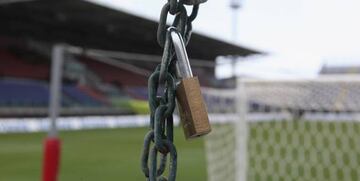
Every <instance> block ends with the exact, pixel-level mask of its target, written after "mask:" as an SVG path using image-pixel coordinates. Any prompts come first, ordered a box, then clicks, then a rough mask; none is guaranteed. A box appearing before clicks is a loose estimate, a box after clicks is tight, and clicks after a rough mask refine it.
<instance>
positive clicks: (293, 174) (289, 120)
mask: <svg viewBox="0 0 360 181" xmlns="http://www.w3.org/2000/svg"><path fill="white" fill-rule="evenodd" d="M242 84H243V85H244V86H243V87H242V89H241V90H239V89H237V90H238V93H241V92H245V95H246V96H245V97H242V98H239V96H237V93H236V92H237V91H236V90H211V89H205V90H203V93H204V95H205V100H206V101H207V105H208V111H209V113H210V115H212V114H219V113H221V114H222V115H223V116H216V117H213V116H210V120H211V121H212V122H213V131H212V133H210V134H209V135H208V136H207V137H206V139H205V140H206V141H205V146H206V155H207V166H208V180H209V181H234V180H256V181H257V180H273V181H277V180H284V181H285V180H286V181H287V180H307V181H311V180H334V181H335V180H336V181H339V180H353V181H357V180H360V123H359V120H360V117H359V114H358V112H360V110H359V108H360V97H359V95H360V94H359V93H360V92H359V91H360V89H359V88H360V81H358V80H322V79H321V80H310V81H309V80H308V81H260V80H257V81H255V80H251V81H242ZM239 102H242V103H244V105H246V106H245V108H243V109H246V112H245V114H244V115H242V114H239V110H240V111H241V109H239V105H241V104H239ZM229 115H231V116H232V117H231V116H229ZM242 116H243V118H244V119H242V118H241V117H242ZM221 117H222V120H221V121H219V119H220V118H221ZM224 117H225V118H224ZM241 121H243V123H244V124H238V122H241ZM239 126H240V127H242V128H243V129H239ZM244 129H246V130H244ZM239 130H240V131H239ZM242 147H246V149H243V150H241V148H242ZM239 149H240V150H239Z"/></svg>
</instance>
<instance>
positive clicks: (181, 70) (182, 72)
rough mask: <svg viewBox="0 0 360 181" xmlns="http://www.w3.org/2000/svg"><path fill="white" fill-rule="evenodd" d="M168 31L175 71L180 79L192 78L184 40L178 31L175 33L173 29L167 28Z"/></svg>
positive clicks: (175, 30)
mask: <svg viewBox="0 0 360 181" xmlns="http://www.w3.org/2000/svg"><path fill="white" fill-rule="evenodd" d="M168 31H170V36H171V39H172V42H173V45H174V49H175V54H176V57H177V71H178V74H179V76H181V77H182V78H189V77H193V74H192V71H191V67H190V62H189V57H188V55H187V52H186V48H185V43H184V40H183V39H182V37H181V35H180V33H179V31H177V29H176V28H175V27H169V29H168Z"/></svg>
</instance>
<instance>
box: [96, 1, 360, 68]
mask: <svg viewBox="0 0 360 181" xmlns="http://www.w3.org/2000/svg"><path fill="white" fill-rule="evenodd" d="M92 1H96V2H101V3H104V4H107V5H110V6H112V7H115V8H119V9H122V10H125V11H128V12H131V13H134V14H139V15H141V16H144V17H147V18H149V19H153V20H158V18H159V14H160V9H161V7H162V5H163V4H164V3H165V2H166V0H92ZM229 3H230V0H208V2H206V3H204V4H202V5H201V7H200V12H199V16H198V18H197V19H196V20H195V22H194V23H193V27H194V30H195V31H197V32H200V33H204V34H206V35H209V36H212V37H216V38H220V39H223V40H226V41H229V42H236V43H238V44H240V45H244V46H248V47H251V48H254V49H258V50H260V51H264V52H268V53H270V56H269V57H267V58H266V59H264V60H260V59H259V60H258V61H256V62H258V63H256V62H255V63H251V66H252V67H253V68H254V69H257V70H258V71H259V72H263V70H262V68H261V67H264V65H269V66H270V65H271V66H272V67H274V68H275V69H276V70H271V71H277V70H279V69H281V70H282V72H289V73H292V74H302V75H310V74H311V75H313V74H314V72H315V71H318V69H319V66H321V65H322V63H324V62H326V63H327V64H341V65H348V64H360V34H359V33H360V23H359V22H360V20H359V18H360V0H271V1H269V0H242V2H241V3H242V8H241V9H240V10H239V13H238V21H237V22H238V28H237V29H238V33H237V37H238V38H237V40H234V39H232V27H231V22H232V19H231V18H232V12H231V10H230V9H229ZM263 61H265V62H266V61H272V62H273V63H271V64H270V63H262V62H263ZM247 64H248V63H246V66H249V65H247ZM255 64H258V65H255ZM260 64H261V66H260ZM238 66H239V67H243V68H244V66H245V65H238ZM299 66H300V67H299ZM257 67H258V68H257ZM265 67H266V66H265ZM299 68H300V69H302V68H303V69H304V70H302V71H301V70H300V71H299ZM267 70H269V71H270V69H269V68H268V69H267ZM292 70H294V72H292ZM238 71H241V68H238Z"/></svg>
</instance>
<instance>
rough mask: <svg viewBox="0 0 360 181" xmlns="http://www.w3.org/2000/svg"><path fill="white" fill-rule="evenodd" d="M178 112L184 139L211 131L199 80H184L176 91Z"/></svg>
mask: <svg viewBox="0 0 360 181" xmlns="http://www.w3.org/2000/svg"><path fill="white" fill-rule="evenodd" d="M176 97H177V101H178V108H179V109H178V110H179V115H180V120H181V124H182V127H183V130H184V134H185V138H186V139H191V138H197V137H200V136H203V135H206V134H207V133H209V132H210V131H211V126H210V123H209V118H208V113H207V110H206V105H205V103H204V98H203V97H202V94H201V90H200V84H199V79H198V78H197V77H190V78H184V79H182V80H181V82H180V84H179V85H178V87H177V89H176Z"/></svg>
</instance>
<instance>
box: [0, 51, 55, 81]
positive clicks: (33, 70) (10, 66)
mask: <svg viewBox="0 0 360 181" xmlns="http://www.w3.org/2000/svg"><path fill="white" fill-rule="evenodd" d="M0 61H1V64H2V65H1V66H0V75H1V76H6V77H17V78H29V79H35V80H46V79H48V77H49V66H48V65H45V64H40V65H36V66H34V64H32V63H31V62H29V61H25V60H22V59H20V58H18V57H17V56H15V55H14V54H12V53H11V52H10V51H6V50H1V49H0Z"/></svg>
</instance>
